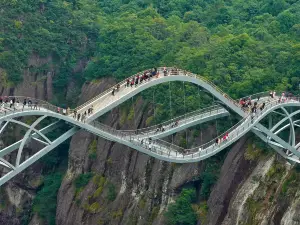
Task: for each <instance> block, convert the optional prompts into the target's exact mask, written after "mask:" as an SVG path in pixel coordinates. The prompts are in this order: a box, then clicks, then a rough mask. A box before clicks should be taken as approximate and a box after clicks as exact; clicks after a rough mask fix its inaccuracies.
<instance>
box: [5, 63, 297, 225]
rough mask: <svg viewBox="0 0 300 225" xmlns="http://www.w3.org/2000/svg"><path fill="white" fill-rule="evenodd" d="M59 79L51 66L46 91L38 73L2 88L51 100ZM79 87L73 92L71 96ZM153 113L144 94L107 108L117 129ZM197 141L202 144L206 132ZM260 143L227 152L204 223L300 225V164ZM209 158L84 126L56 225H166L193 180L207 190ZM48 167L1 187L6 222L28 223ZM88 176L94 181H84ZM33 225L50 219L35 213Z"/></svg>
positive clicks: (92, 90)
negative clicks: (153, 149) (168, 156)
mask: <svg viewBox="0 0 300 225" xmlns="http://www.w3.org/2000/svg"><path fill="white" fill-rule="evenodd" d="M48 60H50V59H48ZM26 76H27V74H26V73H24V77H26ZM51 76H52V75H51V72H50V71H48V72H46V76H45V78H46V79H45V80H44V83H43V85H42V86H41V87H43V88H41V87H40V86H39V85H38V82H37V80H38V79H36V78H34V79H33V78H32V77H31V75H30V79H28V80H26V81H25V80H24V82H23V83H22V84H21V85H20V86H18V87H16V88H13V89H10V90H8V89H6V88H4V87H2V94H7V95H8V94H17V93H20V94H22V95H29V96H35V97H40V98H44V99H51V98H52V97H51V95H52V94H51V93H52V91H51V90H52V88H51V87H52V85H51ZM31 79H33V80H31ZM26 82H27V83H26ZM28 82H29V83H28ZM33 83H34V85H35V86H33V88H32V85H33ZM113 83H114V81H113V80H112V79H103V80H101V81H99V82H94V83H87V84H84V86H83V87H82V90H81V96H80V98H79V100H78V101H79V102H80V103H82V102H84V101H86V100H87V99H90V98H91V97H93V96H95V95H97V94H98V93H100V92H102V91H103V90H105V89H106V88H108V87H109V86H111V85H112V84H113ZM28 87H30V88H28ZM71 87H72V85H70V88H71ZM25 89H26V91H25ZM33 89H34V90H33ZM37 90H38V91H37ZM23 91H24V92H23ZM71 91H72V90H67V91H66V95H67V93H70V92H71ZM9 92H10V93H9ZM152 113H153V112H152V111H151V107H149V104H148V103H147V102H146V101H144V100H143V99H142V98H136V99H135V100H134V105H133V106H132V105H130V104H127V105H126V104H124V105H122V106H120V107H118V108H116V109H114V110H113V111H111V112H110V113H107V115H105V117H104V118H103V119H102V121H103V122H104V123H106V124H108V125H110V126H112V127H115V128H117V129H133V128H136V127H145V126H146V122H147V119H148V118H149V116H151V115H152ZM206 129H207V130H206V132H205V130H204V133H205V134H206V137H205V138H204V139H210V138H211V136H213V135H214V134H213V132H212V131H211V128H210V127H207V128H206ZM208 131H209V132H208ZM179 135H180V134H179ZM179 135H178V136H179ZM175 139H176V137H175ZM195 141H196V142H199V137H196V140H195ZM255 142H256V140H255V141H254V140H253V135H251V134H249V135H247V136H245V137H244V138H242V139H241V140H239V141H238V142H237V143H235V144H234V145H232V146H231V147H230V149H228V150H226V152H228V153H226V154H225V156H224V158H225V159H224V161H222V165H220V166H221V170H220V174H219V176H218V180H217V182H216V183H215V185H214V186H213V188H212V190H211V193H210V196H209V198H208V200H207V206H208V212H207V213H206V214H205V215H204V216H203V215H200V214H201V213H199V220H198V224H210V225H218V224H224V225H225V224H226V225H227V224H228V225H229V224H230V225H231V224H262V225H264V224H285V225H295V224H299V221H300V219H299V216H298V214H299V213H298V208H299V204H300V203H299V192H298V189H297V188H298V185H299V182H298V181H299V179H300V176H299V174H298V170H297V168H294V169H291V166H288V165H287V164H286V162H285V161H283V160H281V159H280V158H278V156H277V155H275V154H273V153H270V152H271V151H267V153H264V151H263V149H262V147H261V146H260V147H258V146H257V145H256V144H254V143H255ZM206 163H207V162H206V161H203V162H199V163H192V164H184V165H179V164H174V163H168V162H163V161H159V160H157V159H154V158H151V157H149V156H147V155H145V154H141V153H139V152H137V151H135V150H133V149H129V148H128V147H125V146H123V145H120V144H117V143H114V142H110V141H107V140H104V139H102V138H100V137H96V136H94V135H92V134H90V133H87V132H85V131H79V132H78V133H76V134H75V135H74V136H73V137H72V139H71V144H70V151H69V161H68V170H67V172H66V174H65V176H64V179H63V182H62V184H61V187H60V190H59V193H58V196H57V212H56V224H57V225H85V224H86V225H88V224H95V225H96V224H141V225H142V224H166V221H165V219H164V212H165V211H166V210H167V207H168V205H169V204H170V203H172V202H174V201H175V200H176V197H177V195H178V194H179V193H180V191H181V189H182V188H183V187H185V186H187V185H192V186H194V187H196V189H197V190H200V189H201V185H202V183H201V179H200V178H199V177H200V176H201V174H202V172H203V170H204V169H205V166H206ZM41 170H42V168H41V167H40V165H39V163H37V164H35V165H34V166H32V167H31V168H29V169H27V170H26V171H25V172H24V173H22V174H20V175H19V176H18V177H17V178H15V179H13V180H12V181H11V182H9V183H8V184H7V185H5V186H4V187H3V188H1V198H0V203H1V204H0V223H1V224H14V225H18V224H23V223H22V219H21V218H23V217H24V216H26V215H27V214H28V215H29V214H31V204H32V199H33V198H34V196H35V193H36V191H37V190H38V187H39V185H40V184H39V180H40V179H39V178H40V171H41ZM33 174H35V175H34V176H33ZM82 174H84V175H86V176H89V177H90V179H89V181H88V182H87V183H86V184H85V185H81V186H80V185H77V186H76V182H75V181H76V180H77V179H78V177H80V176H82ZM199 199H200V200H201V197H199ZM205 201H206V200H205ZM30 224H31V225H42V224H45V223H44V222H43V220H41V219H39V217H38V215H34V216H33V217H32V218H31V222H30Z"/></svg>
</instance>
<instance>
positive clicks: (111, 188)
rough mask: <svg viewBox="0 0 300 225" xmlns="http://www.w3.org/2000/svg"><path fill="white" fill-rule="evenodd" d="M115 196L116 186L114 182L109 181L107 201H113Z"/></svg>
mask: <svg viewBox="0 0 300 225" xmlns="http://www.w3.org/2000/svg"><path fill="white" fill-rule="evenodd" d="M116 197H117V193H116V187H115V185H114V184H112V183H109V184H108V194H107V200H109V201H111V202H112V201H114V200H115V199H116Z"/></svg>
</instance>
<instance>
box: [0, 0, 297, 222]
mask: <svg viewBox="0 0 300 225" xmlns="http://www.w3.org/2000/svg"><path fill="white" fill-rule="evenodd" d="M299 43H300V2H299V1H297V0H263V1H258V0H249V1H246V2H245V1H239V0H231V1H223V0H210V1H207V0H162V1H157V0H122V1H121V0H113V1H111V0H65V1H62V0H39V1H35V0H24V1H19V0H13V1H11V0H0V96H8V95H24V96H31V97H36V98H40V99H45V100H47V101H50V102H52V103H53V104H56V105H58V106H61V107H64V106H70V107H74V106H76V105H78V104H81V103H83V102H84V101H86V100H88V99H90V98H91V97H93V96H95V95H96V94H98V93H101V92H102V91H104V90H105V89H106V88H108V87H110V86H111V85H112V84H114V83H116V82H118V81H119V80H121V79H124V78H126V77H128V76H130V75H132V74H134V73H136V72H139V71H142V70H144V69H147V68H153V67H158V66H165V65H167V66H173V65H174V66H177V67H179V68H182V69H186V70H190V71H192V72H194V73H198V74H201V75H203V76H204V77H206V78H209V79H210V80H211V81H213V82H214V83H215V84H216V85H218V86H219V87H220V88H221V89H222V90H224V91H225V92H226V93H227V94H228V95H230V96H231V97H233V98H239V97H242V96H246V95H249V94H253V93H257V92H262V91H269V90H286V91H288V92H292V93H294V94H295V95H296V94H300V90H299V83H300V70H299V68H300V44H299ZM170 90H171V93H172V101H173V103H172V106H170V104H169V102H170V94H169V91H170ZM183 96H184V100H183ZM214 101H215V99H213V98H211V97H210V96H208V95H207V94H206V93H204V92H201V90H200V89H199V88H197V87H195V86H193V85H188V84H186V85H185V86H182V83H180V82H175V83H174V84H172V86H170V89H169V86H168V85H167V84H166V85H160V86H157V87H155V88H152V89H151V90H149V91H147V92H144V93H142V94H140V95H138V96H136V97H134V98H132V100H131V101H128V102H126V103H124V104H122V105H121V106H120V107H117V108H116V109H114V110H112V111H111V112H110V113H108V114H107V115H105V116H103V117H102V118H101V121H102V122H105V123H106V124H108V125H110V126H113V127H115V128H117V129H133V128H137V127H138V128H142V127H146V126H149V125H153V124H156V123H159V122H161V121H164V120H166V119H169V118H173V117H175V116H179V115H182V114H184V113H185V112H189V111H193V110H196V109H198V108H203V107H205V106H207V105H211V104H212V103H213V102H214ZM183 105H184V106H185V107H182V106H183ZM238 119H239V118H238V117H237V116H236V115H232V116H231V117H230V120H226V121H225V120H219V121H218V122H217V123H215V122H211V123H207V124H204V125H198V126H195V127H192V128H190V129H187V130H185V131H182V132H179V133H178V134H176V135H174V136H172V137H169V138H167V139H166V140H168V141H174V142H175V143H177V144H179V145H180V146H183V147H188V146H193V145H195V144H197V143H205V142H206V141H209V140H211V139H214V137H215V136H216V135H217V134H218V133H219V132H220V131H222V130H225V129H226V128H228V127H230V126H231V125H232V124H233V123H234V122H236V121H238ZM21 135H22V132H21V131H20V130H17V129H14V128H13V127H12V128H11V129H10V133H9V134H6V135H5V136H4V137H3V136H1V142H0V144H1V145H2V143H6V142H8V141H10V140H9V139H11V138H12V139H13V138H14V137H20V136H21ZM298 138H299V137H298ZM27 147H28V149H32V151H34V149H35V146H32V145H30V144H29V146H27ZM299 180H300V173H299V168H298V167H297V166H291V165H287V164H286V161H284V160H283V159H282V158H280V156H278V155H277V154H275V153H274V152H273V151H272V150H270V147H269V146H268V145H266V144H264V143H262V142H261V141H260V140H258V139H257V138H256V137H255V136H254V135H253V134H250V133H249V134H248V135H246V136H245V137H244V138H242V139H241V140H240V141H238V142H237V143H235V144H234V145H232V146H230V147H229V148H228V149H226V150H225V151H224V152H222V153H220V154H218V155H217V156H215V157H212V158H210V159H208V160H205V161H203V162H199V163H193V164H186V165H179V164H173V163H167V162H162V161H159V160H157V159H154V158H151V157H149V156H147V155H144V154H141V153H138V152H137V151H135V150H133V149H128V148H127V147H124V146H122V145H120V144H116V143H113V142H109V141H106V140H104V139H101V138H99V137H96V136H94V135H92V134H89V133H87V132H84V131H80V132H79V133H77V134H76V135H75V136H74V137H72V139H71V140H69V141H68V142H67V143H65V144H63V145H62V146H60V147H58V148H57V149H56V150H54V151H53V152H52V153H50V154H49V155H47V156H45V158H43V160H42V161H40V162H38V163H36V164H35V165H34V166H32V167H31V168H30V169H28V170H26V171H24V172H23V173H22V174H20V175H19V176H18V177H16V178H15V179H13V180H12V181H10V182H9V183H8V184H6V185H5V186H3V187H1V189H0V193H1V194H0V223H1V224H13V225H19V224H20V225H21V224H22V225H23V224H24V225H25V224H26V225H27V224H30V225H37V224H39V225H46V224H49V225H52V224H57V225H61V224H64V225H69V224H70V225H71V224H72V225H75V224H76V225H84V224H171V225H172V224H174V225H175V224H183V225H195V224H218V225H219V224H285V225H294V224H299V222H298V221H299V218H298V214H299V213H298V212H299V210H298V208H299V196H298V195H299V193H298V191H297V190H298V186H299Z"/></svg>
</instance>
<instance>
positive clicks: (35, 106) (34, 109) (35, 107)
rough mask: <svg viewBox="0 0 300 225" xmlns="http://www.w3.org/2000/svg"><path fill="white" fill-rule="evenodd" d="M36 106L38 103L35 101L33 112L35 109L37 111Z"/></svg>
mask: <svg viewBox="0 0 300 225" xmlns="http://www.w3.org/2000/svg"><path fill="white" fill-rule="evenodd" d="M37 106H38V101H37V100H35V102H34V107H33V110H35V109H36V110H37V109H38V108H37Z"/></svg>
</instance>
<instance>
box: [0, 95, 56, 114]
mask: <svg viewBox="0 0 300 225" xmlns="http://www.w3.org/2000/svg"><path fill="white" fill-rule="evenodd" d="M12 99H15V103H14V104H13V105H11V103H10V101H11V100H12ZM24 100H26V105H23V102H24ZM29 100H30V101H31V104H29V103H28V101H29ZM6 101H7V102H6ZM35 105H36V107H35ZM23 106H24V107H23ZM35 108H36V109H37V110H40V109H44V110H50V111H52V112H58V108H59V107H57V106H55V105H52V104H50V103H49V102H46V101H44V100H40V99H36V98H31V97H25V96H3V97H2V103H1V104H0V114H1V115H9V114H14V113H17V112H21V111H26V110H29V109H30V110H33V109H35ZM60 109H61V110H60V113H62V108H60Z"/></svg>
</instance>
